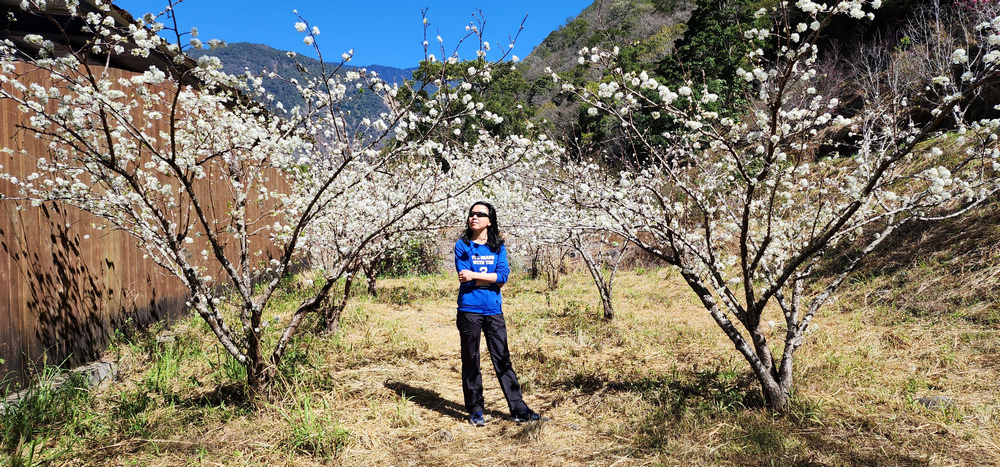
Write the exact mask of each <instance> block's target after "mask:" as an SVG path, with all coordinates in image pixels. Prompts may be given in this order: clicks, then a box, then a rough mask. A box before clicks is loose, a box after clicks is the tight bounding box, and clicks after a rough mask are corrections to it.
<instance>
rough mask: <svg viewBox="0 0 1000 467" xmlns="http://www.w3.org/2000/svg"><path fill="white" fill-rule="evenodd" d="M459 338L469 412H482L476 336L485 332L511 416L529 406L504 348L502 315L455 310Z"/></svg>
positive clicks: (481, 391)
mask: <svg viewBox="0 0 1000 467" xmlns="http://www.w3.org/2000/svg"><path fill="white" fill-rule="evenodd" d="M456 323H457V325H458V333H459V335H460V336H461V341H462V392H463V393H464V394H465V408H466V410H468V411H469V413H470V414H471V413H473V412H482V411H483V373H482V371H481V370H480V368H479V336H480V335H483V334H485V335H486V348H487V349H489V351H490V359H492V360H493V369H494V370H496V373H497V380H499V381H500V388H501V389H503V395H504V397H506V398H507V408H508V409H510V413H511V415H513V414H516V413H521V412H524V411H525V410H527V409H528V406H527V405H525V403H524V400H523V399H522V398H521V385H520V384H518V382H517V375H515V374H514V368H513V367H512V366H511V363H510V351H509V350H508V349H507V324H506V323H505V322H504V319H503V315H502V314H499V315H481V314H478V313H465V312H461V311H460V312H458V318H457V319H456Z"/></svg>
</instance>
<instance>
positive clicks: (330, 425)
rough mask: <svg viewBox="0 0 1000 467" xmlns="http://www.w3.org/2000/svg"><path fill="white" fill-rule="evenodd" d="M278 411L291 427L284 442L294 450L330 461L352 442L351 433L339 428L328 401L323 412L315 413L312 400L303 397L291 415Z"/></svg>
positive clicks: (324, 404) (299, 399) (307, 396)
mask: <svg viewBox="0 0 1000 467" xmlns="http://www.w3.org/2000/svg"><path fill="white" fill-rule="evenodd" d="M278 410H279V411H280V412H281V414H282V415H283V416H284V418H285V421H286V422H287V423H288V426H289V428H290V430H289V433H288V435H287V437H286V439H285V441H286V443H287V444H288V446H289V447H291V448H292V449H293V450H295V451H298V452H302V453H304V454H307V455H311V456H316V457H320V458H322V459H324V460H326V461H329V460H330V459H333V458H336V457H338V456H340V454H341V453H342V452H344V450H345V449H346V448H347V446H349V445H350V443H351V433H350V432H349V431H347V430H345V429H343V428H341V427H340V423H339V422H338V421H337V420H335V419H334V418H333V416H332V411H331V410H330V406H329V404H328V403H327V402H326V401H325V400H324V401H323V409H322V410H316V409H315V408H314V407H313V404H312V397H311V396H309V395H303V396H301V397H300V398H298V399H297V400H296V401H295V406H294V407H293V411H292V412H287V411H284V410H281V409H278Z"/></svg>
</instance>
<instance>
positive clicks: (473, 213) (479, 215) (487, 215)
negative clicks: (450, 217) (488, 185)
mask: <svg viewBox="0 0 1000 467" xmlns="http://www.w3.org/2000/svg"><path fill="white" fill-rule="evenodd" d="M469 217H478V218H480V219H481V218H483V217H490V215H489V214H487V213H485V212H479V211H472V212H470V213H469Z"/></svg>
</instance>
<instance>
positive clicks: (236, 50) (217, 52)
mask: <svg viewBox="0 0 1000 467" xmlns="http://www.w3.org/2000/svg"><path fill="white" fill-rule="evenodd" d="M189 54H190V55H191V56H192V57H194V58H198V57H201V56H207V55H210V56H215V57H218V58H219V60H221V61H222V65H223V70H225V71H226V72H227V73H233V74H239V73H243V72H245V71H250V72H252V73H259V72H261V71H264V70H266V71H273V72H276V73H278V74H279V75H281V76H283V77H286V78H294V77H298V76H299V71H298V69H297V68H296V61H297V62H298V64H299V65H301V66H303V67H305V68H306V69H308V70H310V71H313V72H317V71H318V70H319V67H320V66H321V64H320V62H319V60H316V59H314V58H311V57H307V56H303V55H298V56H296V58H295V59H292V58H291V57H289V56H288V52H285V51H281V50H278V49H275V48H273V47H271V46H268V45H264V44H253V43H249V42H235V43H232V44H228V45H227V46H225V47H220V48H217V49H212V50H208V49H204V50H195V51H193V52H192V53H189ZM326 66H327V67H328V70H329V69H330V67H331V66H332V67H336V64H330V63H327V64H326ZM360 69H366V70H368V71H370V72H375V73H378V75H379V76H380V77H381V78H382V79H384V80H385V81H387V82H389V83H394V82H395V83H402V82H403V81H405V80H407V79H412V78H413V70H415V69H416V68H407V69H401V68H394V67H390V66H383V65H371V66H368V67H355V66H350V65H346V66H344V67H343V68H342V69H341V70H340V72H347V71H348V70H360ZM264 86H265V87H266V88H267V90H268V92H270V93H271V94H273V95H274V100H275V101H276V102H281V103H282V104H283V105H284V107H285V108H286V109H291V108H292V107H295V106H296V105H301V104H302V103H303V101H302V97H301V96H300V95H299V93H298V91H296V89H295V86H293V85H291V84H289V83H286V82H284V81H281V80H275V79H265V81H264ZM342 110H343V111H344V112H345V114H346V115H345V116H346V121H347V123H348V125H349V126H353V124H354V122H356V121H359V120H360V119H362V118H364V117H373V116H377V115H379V114H380V113H382V112H384V111H385V107H384V105H383V104H382V102H381V101H380V100H379V99H378V97H377V96H376V95H375V94H374V93H370V92H368V93H358V92H357V91H356V90H354V89H351V90H350V91H349V92H348V100H347V102H344V104H343V106H342Z"/></svg>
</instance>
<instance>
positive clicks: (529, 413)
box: [510, 408, 542, 423]
mask: <svg viewBox="0 0 1000 467" xmlns="http://www.w3.org/2000/svg"><path fill="white" fill-rule="evenodd" d="M510 418H511V420H514V421H515V422H517V423H524V422H537V421H539V420H541V419H542V417H541V416H540V415H538V414H537V413H535V411H534V410H531V409H528V408H525V409H524V412H520V413H516V414H513V415H511V416H510Z"/></svg>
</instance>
